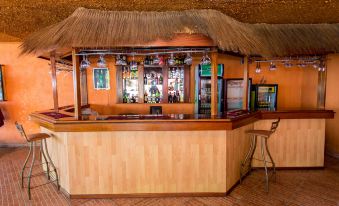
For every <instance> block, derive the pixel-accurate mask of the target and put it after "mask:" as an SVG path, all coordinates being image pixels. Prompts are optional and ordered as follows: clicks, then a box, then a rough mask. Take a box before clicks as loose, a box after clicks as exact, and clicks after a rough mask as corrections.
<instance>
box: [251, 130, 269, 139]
mask: <svg viewBox="0 0 339 206" xmlns="http://www.w3.org/2000/svg"><path fill="white" fill-rule="evenodd" d="M246 134H250V135H257V136H261V137H265V138H269V137H270V136H271V134H273V132H272V131H271V130H249V131H246Z"/></svg>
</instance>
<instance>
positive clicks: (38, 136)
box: [27, 133, 51, 142]
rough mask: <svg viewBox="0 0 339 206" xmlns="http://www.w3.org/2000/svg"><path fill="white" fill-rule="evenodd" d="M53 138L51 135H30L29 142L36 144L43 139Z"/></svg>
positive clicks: (28, 136)
mask: <svg viewBox="0 0 339 206" xmlns="http://www.w3.org/2000/svg"><path fill="white" fill-rule="evenodd" d="M49 137H51V136H50V135H49V134H46V133H35V134H28V135H27V142H35V141H39V140H42V139H46V138H49Z"/></svg>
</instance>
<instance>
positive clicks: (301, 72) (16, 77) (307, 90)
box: [0, 43, 339, 144]
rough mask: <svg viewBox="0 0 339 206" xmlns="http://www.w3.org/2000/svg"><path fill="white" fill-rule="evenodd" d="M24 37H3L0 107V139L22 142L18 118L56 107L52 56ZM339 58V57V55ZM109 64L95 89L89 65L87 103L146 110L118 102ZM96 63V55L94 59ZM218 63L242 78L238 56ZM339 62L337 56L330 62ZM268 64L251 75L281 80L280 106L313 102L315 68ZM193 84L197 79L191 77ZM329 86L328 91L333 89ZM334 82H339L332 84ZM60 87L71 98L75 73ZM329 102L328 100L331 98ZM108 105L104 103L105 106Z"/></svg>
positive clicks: (63, 101)
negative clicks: (104, 84) (26, 45)
mask: <svg viewBox="0 0 339 206" xmlns="http://www.w3.org/2000/svg"><path fill="white" fill-rule="evenodd" d="M19 45H20V43H0V54H1V55H0V64H3V65H5V81H6V91H7V99H8V101H6V102H1V103H0V108H1V109H2V110H3V111H4V113H5V118H6V124H5V126H4V127H1V128H0V144H11V143H21V142H23V140H22V138H21V137H19V135H18V133H17V132H16V130H15V127H14V124H13V123H14V121H16V120H17V121H20V122H22V123H23V124H24V126H25V128H26V130H27V131H28V132H38V131H39V129H38V127H37V125H36V124H34V123H33V122H31V121H28V115H29V113H31V112H33V111H38V110H44V109H49V108H52V107H53V97H52V88H51V77H50V74H49V66H48V63H49V62H48V61H46V60H42V59H38V58H36V57H33V56H20V57H19V56H18V54H19V52H20V50H19V49H18V46H19ZM200 58H201V57H200V56H197V57H194V63H193V65H192V68H195V66H196V65H197V64H198V63H199V61H200ZM337 59H339V58H337ZM106 60H107V62H108V63H109V65H108V67H109V68H110V78H111V80H112V81H111V89H110V90H108V91H95V90H94V89H93V81H92V69H89V70H88V94H89V103H90V104H93V105H100V106H96V107H97V108H98V110H99V112H101V113H112V114H114V113H116V114H117V113H125V112H132V113H133V112H135V113H148V112H149V107H148V106H145V105H143V104H140V105H121V104H116V103H117V98H116V86H115V81H114V80H115V78H116V77H115V66H114V63H113V62H114V61H113V60H114V58H113V57H106ZM91 62H92V63H95V62H96V59H91ZM218 63H222V64H224V65H225V78H242V75H243V66H242V65H241V64H240V58H238V57H232V56H227V55H219V59H218ZM336 65H338V60H337V61H336V63H334V64H329V71H330V70H331V68H330V67H335V66H336ZM267 68H268V65H264V64H262V69H263V72H262V73H261V74H255V72H254V70H255V64H253V63H252V64H250V72H249V74H250V77H251V78H253V81H254V83H258V82H259V81H260V79H261V78H262V77H265V79H266V80H267V83H277V84H279V95H278V105H279V108H296V107H303V108H310V107H311V108H315V106H316V87H317V72H316V71H315V70H313V69H300V68H291V69H286V68H284V67H283V66H281V65H280V66H279V65H278V70H277V71H274V72H269V71H268V69H267ZM329 76H330V75H329ZM192 84H194V79H192ZM329 87H332V86H331V84H330V85H329V86H328V90H327V91H328V92H330V91H331V90H330V89H329ZM334 88H335V87H334ZM58 90H59V101H60V102H59V103H60V105H61V106H62V105H69V104H73V84H72V74H71V73H64V72H62V73H60V74H58ZM327 103H329V101H327ZM102 106H106V107H102ZM193 108H194V104H193V103H191V104H180V105H178V106H177V105H175V106H173V105H166V104H165V105H164V107H163V109H164V112H165V113H192V112H193ZM100 110H102V111H100Z"/></svg>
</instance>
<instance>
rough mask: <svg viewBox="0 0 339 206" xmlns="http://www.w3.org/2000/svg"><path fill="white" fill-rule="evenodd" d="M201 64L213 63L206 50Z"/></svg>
mask: <svg viewBox="0 0 339 206" xmlns="http://www.w3.org/2000/svg"><path fill="white" fill-rule="evenodd" d="M200 64H202V65H210V64H211V58H210V57H209V56H208V55H207V53H206V52H205V54H204V56H203V57H202V59H201V62H200Z"/></svg>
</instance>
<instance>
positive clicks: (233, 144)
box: [226, 123, 254, 191]
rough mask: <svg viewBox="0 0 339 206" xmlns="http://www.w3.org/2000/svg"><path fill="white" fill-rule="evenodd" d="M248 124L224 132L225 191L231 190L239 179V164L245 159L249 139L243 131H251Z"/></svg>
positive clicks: (251, 125)
mask: <svg viewBox="0 0 339 206" xmlns="http://www.w3.org/2000/svg"><path fill="white" fill-rule="evenodd" d="M253 127H254V124H253V123H252V124H248V125H246V126H244V127H240V128H238V129H235V130H229V131H227V132H226V190H227V191H228V190H229V189H231V188H232V186H233V185H235V184H236V183H237V182H238V180H239V178H240V163H241V161H242V160H243V159H244V158H245V155H246V153H247V151H248V150H249V146H250V138H249V137H248V136H246V134H245V131H247V130H251V129H253Z"/></svg>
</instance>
